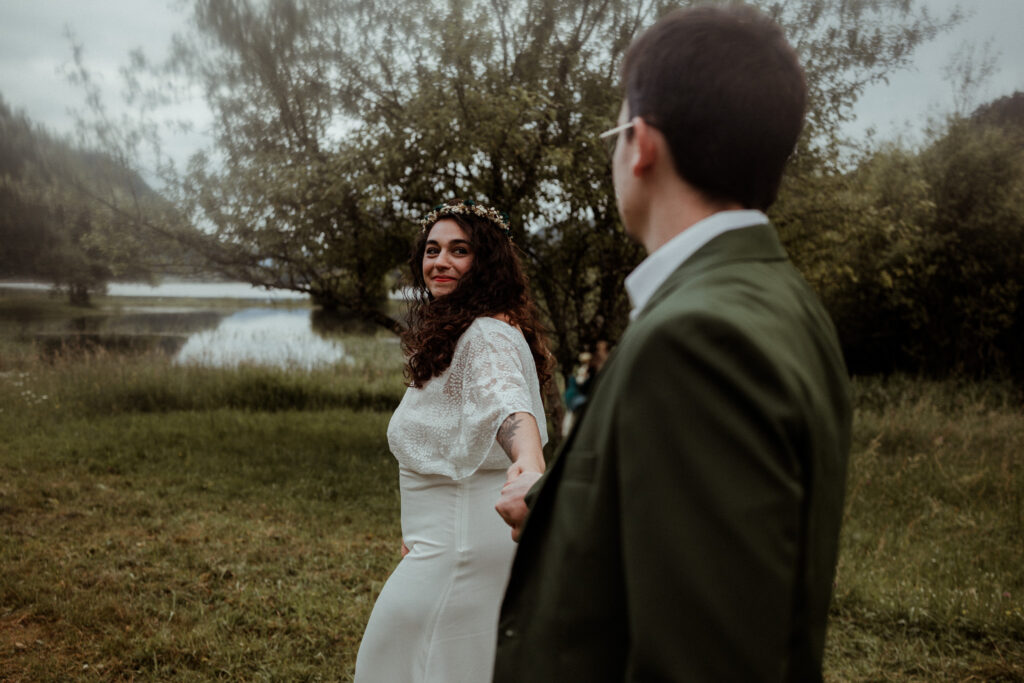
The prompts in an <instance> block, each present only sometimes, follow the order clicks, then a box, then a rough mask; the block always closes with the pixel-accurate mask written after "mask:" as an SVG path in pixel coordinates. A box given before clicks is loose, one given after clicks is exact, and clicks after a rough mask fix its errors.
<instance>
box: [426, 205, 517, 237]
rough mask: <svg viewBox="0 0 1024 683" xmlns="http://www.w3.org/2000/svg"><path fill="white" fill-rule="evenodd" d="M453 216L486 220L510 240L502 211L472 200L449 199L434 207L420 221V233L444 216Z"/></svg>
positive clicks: (510, 231) (509, 230)
mask: <svg viewBox="0 0 1024 683" xmlns="http://www.w3.org/2000/svg"><path fill="white" fill-rule="evenodd" d="M455 214H473V215H475V216H480V217H481V218H486V219H487V220H489V221H490V222H492V223H494V225H495V226H497V228H498V230H501V231H502V232H503V233H504V234H505V237H507V238H509V240H511V239H512V230H511V228H510V225H509V218H508V214H507V213H505V212H504V211H498V210H497V209H495V208H493V207H490V206H485V205H483V204H477V203H476V202H474V201H473V200H472V199H466V200H465V201H463V200H462V199H449V200H448V201H447V202H445V203H444V204H438V205H437V206H435V207H434V210H433V211H431V212H430V213H428V214H427V215H426V216H424V217H423V220H421V221H420V232H424V233H425V232H426V231H427V230H429V229H430V226H432V225H433V224H434V223H436V222H438V221H439V220H441V219H442V218H444V217H445V216H452V215H455Z"/></svg>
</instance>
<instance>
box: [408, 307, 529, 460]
mask: <svg viewBox="0 0 1024 683" xmlns="http://www.w3.org/2000/svg"><path fill="white" fill-rule="evenodd" d="M519 412H524V413H530V414H531V415H533V417H534V419H536V420H537V426H538V428H539V429H540V434H541V443H542V444H543V443H545V442H546V441H547V424H546V420H545V416H544V404H543V401H542V400H541V397H540V382H539V380H538V379H537V369H536V366H535V365H534V362H533V355H532V353H531V352H530V347H529V345H528V344H527V343H526V339H524V338H523V335H522V333H521V332H519V330H517V329H516V328H514V327H512V326H510V325H508V324H507V323H504V322H501V321H499V320H495V319H493V318H480V319H478V320H476V321H474V322H473V324H472V325H470V326H469V328H468V329H467V330H466V331H465V332H464V333H463V335H462V337H461V338H460V339H459V342H458V344H457V345H456V347H455V352H454V354H453V355H452V362H451V364H450V365H449V366H448V369H447V370H445V372H444V373H443V374H441V375H439V376H437V377H435V378H433V379H431V380H430V381H429V382H427V383H426V384H425V385H424V386H423V388H422V389H416V388H410V389H409V390H408V391H407V392H406V394H405V396H404V397H403V399H402V403H401V404H400V405H399V406H398V409H397V410H396V411H395V413H394V415H392V417H391V422H390V423H389V424H388V444H389V445H390V447H391V452H392V453H393V454H394V455H395V457H396V458H397V459H398V462H399V464H401V465H402V466H404V467H408V468H410V469H412V470H414V471H416V472H419V473H421V474H442V475H445V476H448V477H451V478H453V479H462V478H464V477H468V476H469V475H471V474H473V473H474V472H475V471H477V470H478V469H504V468H506V467H508V465H509V459H508V456H507V455H506V454H505V452H504V451H503V450H502V449H501V446H499V445H498V443H497V441H495V436H496V435H497V433H498V428H499V427H500V426H501V424H502V422H504V421H505V418H507V417H508V416H509V415H511V414H512V413H519Z"/></svg>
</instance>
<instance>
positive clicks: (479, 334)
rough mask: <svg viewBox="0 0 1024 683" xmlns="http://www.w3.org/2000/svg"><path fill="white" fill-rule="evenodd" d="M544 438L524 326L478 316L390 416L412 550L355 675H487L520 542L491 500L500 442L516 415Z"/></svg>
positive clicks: (366, 678)
mask: <svg viewBox="0 0 1024 683" xmlns="http://www.w3.org/2000/svg"><path fill="white" fill-rule="evenodd" d="M518 412H525V413H530V414H532V415H533V416H534V418H535V419H536V420H537V426H538V427H539V428H540V433H541V440H542V442H546V441H547V428H546V424H545V419H544V406H543V403H542V402H541V397H540V386H539V382H538V379H537V369H536V366H535V365H534V361H533V355H532V354H531V352H530V347H529V344H527V342H526V339H525V338H524V337H523V335H522V333H521V332H519V330H517V329H516V328H514V327H512V326H510V325H508V324H507V323H505V322H502V321H500V320H497V319H494V318H478V319H477V320H475V321H473V323H472V324H471V325H470V326H469V328H468V329H467V330H466V331H465V332H464V333H463V335H462V337H460V338H459V341H458V344H457V345H456V347H455V352H454V354H453V355H452V362H451V365H450V366H449V367H448V369H447V370H446V371H445V372H444V373H443V374H441V375H439V376H437V377H434V378H433V379H431V380H430V381H429V382H427V383H426V384H425V385H424V386H423V388H422V389H416V388H410V389H408V390H407V391H406V393H405V396H404V397H403V398H402V402H401V404H400V405H399V406H398V409H397V410H395V413H394V415H393V416H392V417H391V422H390V424H389V425H388V443H389V445H390V447H391V452H392V453H393V454H394V456H395V458H396V459H397V460H398V463H399V485H400V488H401V494H402V539H403V540H404V541H405V544H406V545H407V546H408V548H409V554H407V555H406V556H405V557H404V558H402V561H401V562H399V564H398V567H397V568H396V569H395V571H394V572H393V573H392V574H391V576H390V578H388V581H387V583H386V584H385V585H384V589H383V590H382V591H381V593H380V596H379V597H378V598H377V602H376V604H375V605H374V607H373V613H372V614H371V615H370V621H369V623H368V624H367V626H366V631H365V632H364V634H363V641H362V643H361V644H360V646H359V654H358V656H357V657H356V673H355V680H356V682H357V683H485V682H487V681H490V680H491V671H492V667H493V662H494V649H495V644H496V641H497V627H498V611H499V609H500V607H501V600H502V596H503V595H504V592H505V584H506V582H507V580H508V574H509V570H510V568H511V563H512V556H513V554H514V553H515V544H514V543H513V542H512V539H511V535H510V529H509V527H508V526H506V525H505V523H504V521H503V520H502V519H501V517H499V516H498V513H497V512H496V511H495V509H494V505H495V503H496V502H497V500H498V496H499V495H500V492H501V487H502V486H503V485H504V483H505V471H506V470H507V469H508V466H509V464H510V461H509V459H508V456H507V455H506V454H505V452H504V450H502V448H501V447H500V446H499V445H498V444H497V442H496V441H495V435H496V434H497V432H498V428H499V427H500V426H501V424H502V422H504V421H505V419H506V418H507V417H508V416H509V415H511V414H512V413H518Z"/></svg>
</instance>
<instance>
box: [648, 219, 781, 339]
mask: <svg viewBox="0 0 1024 683" xmlns="http://www.w3.org/2000/svg"><path fill="white" fill-rule="evenodd" d="M787 258H788V256H787V255H786V250H785V249H784V248H783V246H782V243H781V242H780V241H779V236H778V234H777V233H776V232H775V228H773V227H772V226H771V225H769V224H767V223H765V224H763V225H754V226H750V227H748V228H744V229H742V230H731V231H729V232H725V233H722V234H721V235H719V236H717V237H715V238H714V239H712V240H711V241H710V242H708V243H707V244H705V245H704V246H703V247H701V248H700V249H698V250H697V251H696V252H695V253H694V254H693V255H692V256H691V257H690V258H688V259H687V260H686V261H684V262H683V263H682V265H680V266H679V267H678V268H676V269H675V271H673V272H672V274H671V275H669V276H668V278H667V279H666V280H665V281H664V282H663V283H662V284H661V286H660V287H658V289H657V290H655V292H654V294H652V295H651V297H650V299H648V300H647V303H646V305H645V306H644V307H643V309H642V310H641V311H640V312H639V314H638V315H637V316H636V318H637V319H638V318H640V317H642V316H643V315H644V314H645V313H647V312H648V311H650V310H651V308H653V307H654V306H655V305H657V303H658V302H659V301H661V300H662V299H664V298H665V297H666V296H668V294H669V293H670V292H672V291H673V290H674V289H675V288H676V287H678V286H680V285H681V284H682V283H683V282H685V281H686V280H688V279H690V278H693V277H696V276H697V275H699V274H700V273H702V272H704V271H706V270H710V269H712V268H717V267H718V266H721V265H725V264H728V263H736V262H740V261H785V260H786V259H787Z"/></svg>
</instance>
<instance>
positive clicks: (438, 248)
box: [423, 218, 473, 298]
mask: <svg viewBox="0 0 1024 683" xmlns="http://www.w3.org/2000/svg"><path fill="white" fill-rule="evenodd" d="M472 265H473V248H472V245H470V243H469V237H468V236H467V235H466V233H465V231H463V229H462V228H461V227H459V224H458V223H456V222H455V221H453V220H451V219H450V218H443V219H441V220H439V221H438V222H436V223H434V225H433V226H431V228H430V233H429V234H428V235H427V246H426V249H424V250H423V282H424V283H425V284H426V286H427V291H429V292H430V294H431V295H432V296H434V298H437V297H441V296H444V295H446V294H451V293H452V292H453V291H454V290H455V288H456V287H457V286H458V284H459V279H460V278H461V277H462V276H463V275H465V274H466V273H467V272H469V269H470V267H471V266H472Z"/></svg>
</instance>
